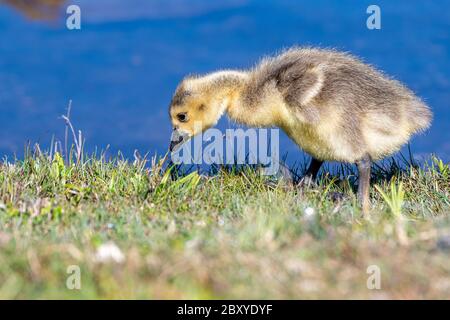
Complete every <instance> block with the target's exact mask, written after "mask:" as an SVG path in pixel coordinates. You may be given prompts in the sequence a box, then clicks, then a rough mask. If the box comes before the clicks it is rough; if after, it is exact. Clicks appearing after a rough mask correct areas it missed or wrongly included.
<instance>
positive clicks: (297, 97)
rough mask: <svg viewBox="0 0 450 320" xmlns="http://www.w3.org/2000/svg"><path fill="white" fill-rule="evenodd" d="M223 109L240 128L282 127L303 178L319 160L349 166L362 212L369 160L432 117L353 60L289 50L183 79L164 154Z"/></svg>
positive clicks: (366, 196)
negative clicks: (305, 163)
mask: <svg viewBox="0 0 450 320" xmlns="http://www.w3.org/2000/svg"><path fill="white" fill-rule="evenodd" d="M225 112H226V113H227V114H228V116H229V118H231V119H232V120H234V121H235V122H237V123H240V124H244V125H247V126H251V127H272V126H277V127H279V128H281V129H283V130H284V131H285V132H286V134H287V135H288V136H289V137H290V138H291V139H292V140H293V141H294V142H295V143H296V144H297V145H298V146H299V147H300V148H302V149H303V150H304V151H305V152H307V153H308V154H310V155H311V156H312V160H311V163H310V165H309V168H308V170H307V173H306V174H307V176H309V177H310V178H312V179H315V178H316V176H317V173H318V171H319V169H320V167H321V165H322V164H323V162H324V161H339V162H346V163H356V164H357V167H358V172H359V177H358V198H359V200H360V203H361V206H362V211H363V213H364V214H367V213H368V211H369V208H370V201H369V187H370V169H371V163H372V161H375V160H379V159H382V158H384V157H386V156H389V155H391V154H392V153H394V152H396V151H398V150H399V149H400V148H401V146H402V145H403V144H405V143H406V142H407V141H408V140H409V139H410V137H411V135H413V134H414V133H417V132H420V131H423V130H425V129H427V128H428V127H429V126H430V123H431V120H432V113H431V111H430V109H429V108H428V107H427V106H426V105H425V104H424V102H423V101H422V100H421V99H420V98H418V97H417V96H415V95H414V93H413V92H411V91H410V90H409V89H408V88H406V87H405V86H403V85H402V84H401V83H400V82H398V81H396V80H393V79H391V78H389V77H388V76H386V75H384V74H383V73H382V72H380V71H378V70H376V69H375V68H373V67H372V66H370V65H367V64H365V63H363V62H361V61H360V60H359V59H357V58H356V57H354V56H352V55H350V54H347V53H342V52H338V51H334V50H328V49H315V48H297V47H295V48H291V49H289V50H286V51H284V52H282V53H281V54H279V55H278V56H274V57H269V58H264V59H263V60H262V61H261V62H260V63H259V64H258V65H257V66H256V67H255V68H253V69H251V70H247V71H235V70H224V71H218V72H214V73H210V74H207V75H205V76H188V77H186V78H185V79H183V80H182V82H181V83H180V84H179V86H178V87H177V89H176V91H175V94H174V96H173V98H172V101H171V104H170V108H169V114H170V118H171V122H172V125H173V128H174V130H175V131H174V135H173V136H177V137H178V139H175V140H172V141H171V145H170V148H169V149H170V151H173V150H175V148H177V147H178V146H179V145H181V144H182V143H183V142H185V141H186V140H187V139H189V138H190V137H192V136H194V135H196V134H198V133H200V132H202V131H204V130H206V129H208V128H210V127H212V126H214V125H216V124H217V122H218V120H219V118H220V117H221V116H222V115H223V114H224V113H225Z"/></svg>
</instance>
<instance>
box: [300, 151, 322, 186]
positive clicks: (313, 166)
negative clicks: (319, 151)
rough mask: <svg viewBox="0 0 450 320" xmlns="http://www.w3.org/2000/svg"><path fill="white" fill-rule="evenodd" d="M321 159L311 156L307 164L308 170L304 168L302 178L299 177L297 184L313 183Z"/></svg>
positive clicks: (308, 184)
mask: <svg viewBox="0 0 450 320" xmlns="http://www.w3.org/2000/svg"><path fill="white" fill-rule="evenodd" d="M322 163H323V161H321V160H317V159H316V158H312V160H311V163H310V164H309V167H308V170H306V174H305V176H304V177H303V178H301V179H300V182H299V184H298V185H299V186H303V187H304V186H307V187H310V186H312V185H315V180H316V177H317V173H318V172H319V169H320V167H321V166H322Z"/></svg>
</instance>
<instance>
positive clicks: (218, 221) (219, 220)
mask: <svg viewBox="0 0 450 320" xmlns="http://www.w3.org/2000/svg"><path fill="white" fill-rule="evenodd" d="M217 223H218V224H219V226H221V227H222V226H223V225H225V220H223V218H219V219H217Z"/></svg>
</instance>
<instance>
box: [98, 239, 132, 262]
mask: <svg viewBox="0 0 450 320" xmlns="http://www.w3.org/2000/svg"><path fill="white" fill-rule="evenodd" d="M95 260H96V261H97V262H101V263H108V262H116V263H122V262H124V261H125V256H124V254H123V253H122V251H121V250H120V249H119V247H118V246H117V245H116V244H115V243H114V242H107V243H104V244H102V245H101V246H100V247H98V249H97V251H96V253H95Z"/></svg>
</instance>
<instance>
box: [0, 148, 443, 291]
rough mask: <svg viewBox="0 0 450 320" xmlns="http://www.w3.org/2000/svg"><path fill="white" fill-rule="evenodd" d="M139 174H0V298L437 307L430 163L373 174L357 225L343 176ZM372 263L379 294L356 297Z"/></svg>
mask: <svg viewBox="0 0 450 320" xmlns="http://www.w3.org/2000/svg"><path fill="white" fill-rule="evenodd" d="M76 157H77V156H75V157H74V158H76ZM70 158H71V157H70ZM150 162H151V163H149V162H147V161H146V160H145V159H140V158H139V157H136V160H135V161H134V162H129V161H125V160H123V159H122V158H121V157H117V158H115V159H105V158H104V157H103V156H99V157H96V156H90V157H85V156H83V157H81V158H79V159H78V161H70V160H69V161H64V159H63V157H62V156H61V155H60V153H59V152H52V154H51V155H49V154H44V153H42V152H40V151H39V150H38V152H36V153H35V154H28V155H27V156H26V157H25V159H24V160H22V161H19V160H15V161H14V162H7V161H4V162H3V163H1V164H0V298H3V299H5V298H7V299H9V298H19V299H21V298H32V299H35V298H39V299H41V298H63V299H72V298H87V299H97V298H132V299H134V298H152V299H153V298H158V299H165V298H175V299H178V298H186V299H202V298H206V299H210V298H243V299H247V298H256V299H259V298H262V299H265V298H275V299H279V298H287V299H293V298H295V299H298V298H308V299H309V298H448V297H449V294H450V277H449V275H450V258H449V253H450V200H449V194H450V170H449V165H448V164H445V163H443V162H442V161H441V160H439V159H435V158H433V159H431V161H430V163H429V164H428V165H425V166H423V167H421V168H419V167H416V166H412V165H401V164H400V163H399V162H398V161H395V160H391V161H386V162H384V163H381V164H377V165H375V166H374V168H373V174H372V180H373V182H374V184H376V188H371V199H372V210H371V213H370V219H364V218H363V217H362V214H361V211H360V209H359V208H358V206H357V201H356V198H355V190H356V186H355V182H356V179H355V174H354V171H353V169H352V168H351V167H344V166H343V167H340V168H338V169H337V170H336V173H335V174H334V175H330V174H327V173H326V172H323V174H322V176H321V179H320V181H319V182H318V185H317V186H313V187H303V188H301V187H295V186H293V185H292V184H290V183H287V182H286V181H284V180H283V179H278V180H277V179H274V178H271V177H266V176H263V175H260V174H259V173H258V170H255V169H254V168H247V167H243V168H239V169H238V168H231V170H230V168H219V169H218V170H216V171H217V172H216V174H214V175H211V176H203V175H199V174H198V173H196V172H194V173H191V174H188V175H184V176H182V177H179V178H178V179H176V180H172V179H171V175H170V174H169V173H167V172H166V173H164V170H163V169H162V163H161V161H159V159H156V158H155V159H152V160H151V161H150ZM297 175H298V176H301V172H298V174H297ZM335 195H344V197H343V199H342V196H341V197H336V196H335ZM105 245H109V246H110V247H111V246H113V247H114V248H115V247H116V246H117V248H118V250H116V251H114V250H113V251H114V252H112V253H111V252H109V251H108V250H107V249H106V251H107V254H106V257H105V256H104V255H103V256H102V255H101V254H100V253H99V252H100V251H101V250H103V249H105ZM117 248H115V249H117ZM110 251H111V250H110ZM117 251H118V252H117ZM108 252H109V253H108ZM108 254H109V256H108ZM108 257H109V258H108ZM373 265H375V266H377V267H379V269H380V272H381V289H380V290H370V289H368V288H367V285H366V283H367V279H368V277H369V276H370V274H368V270H369V271H370V270H372V269H373V267H370V266H373ZM70 266H78V267H79V268H80V272H81V288H80V289H79V290H70V289H68V288H67V287H66V282H67V279H68V277H69V276H70V275H71V272H72V271H71V270H73V267H70ZM68 271H69V273H68ZM369 273H370V272H369Z"/></svg>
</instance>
